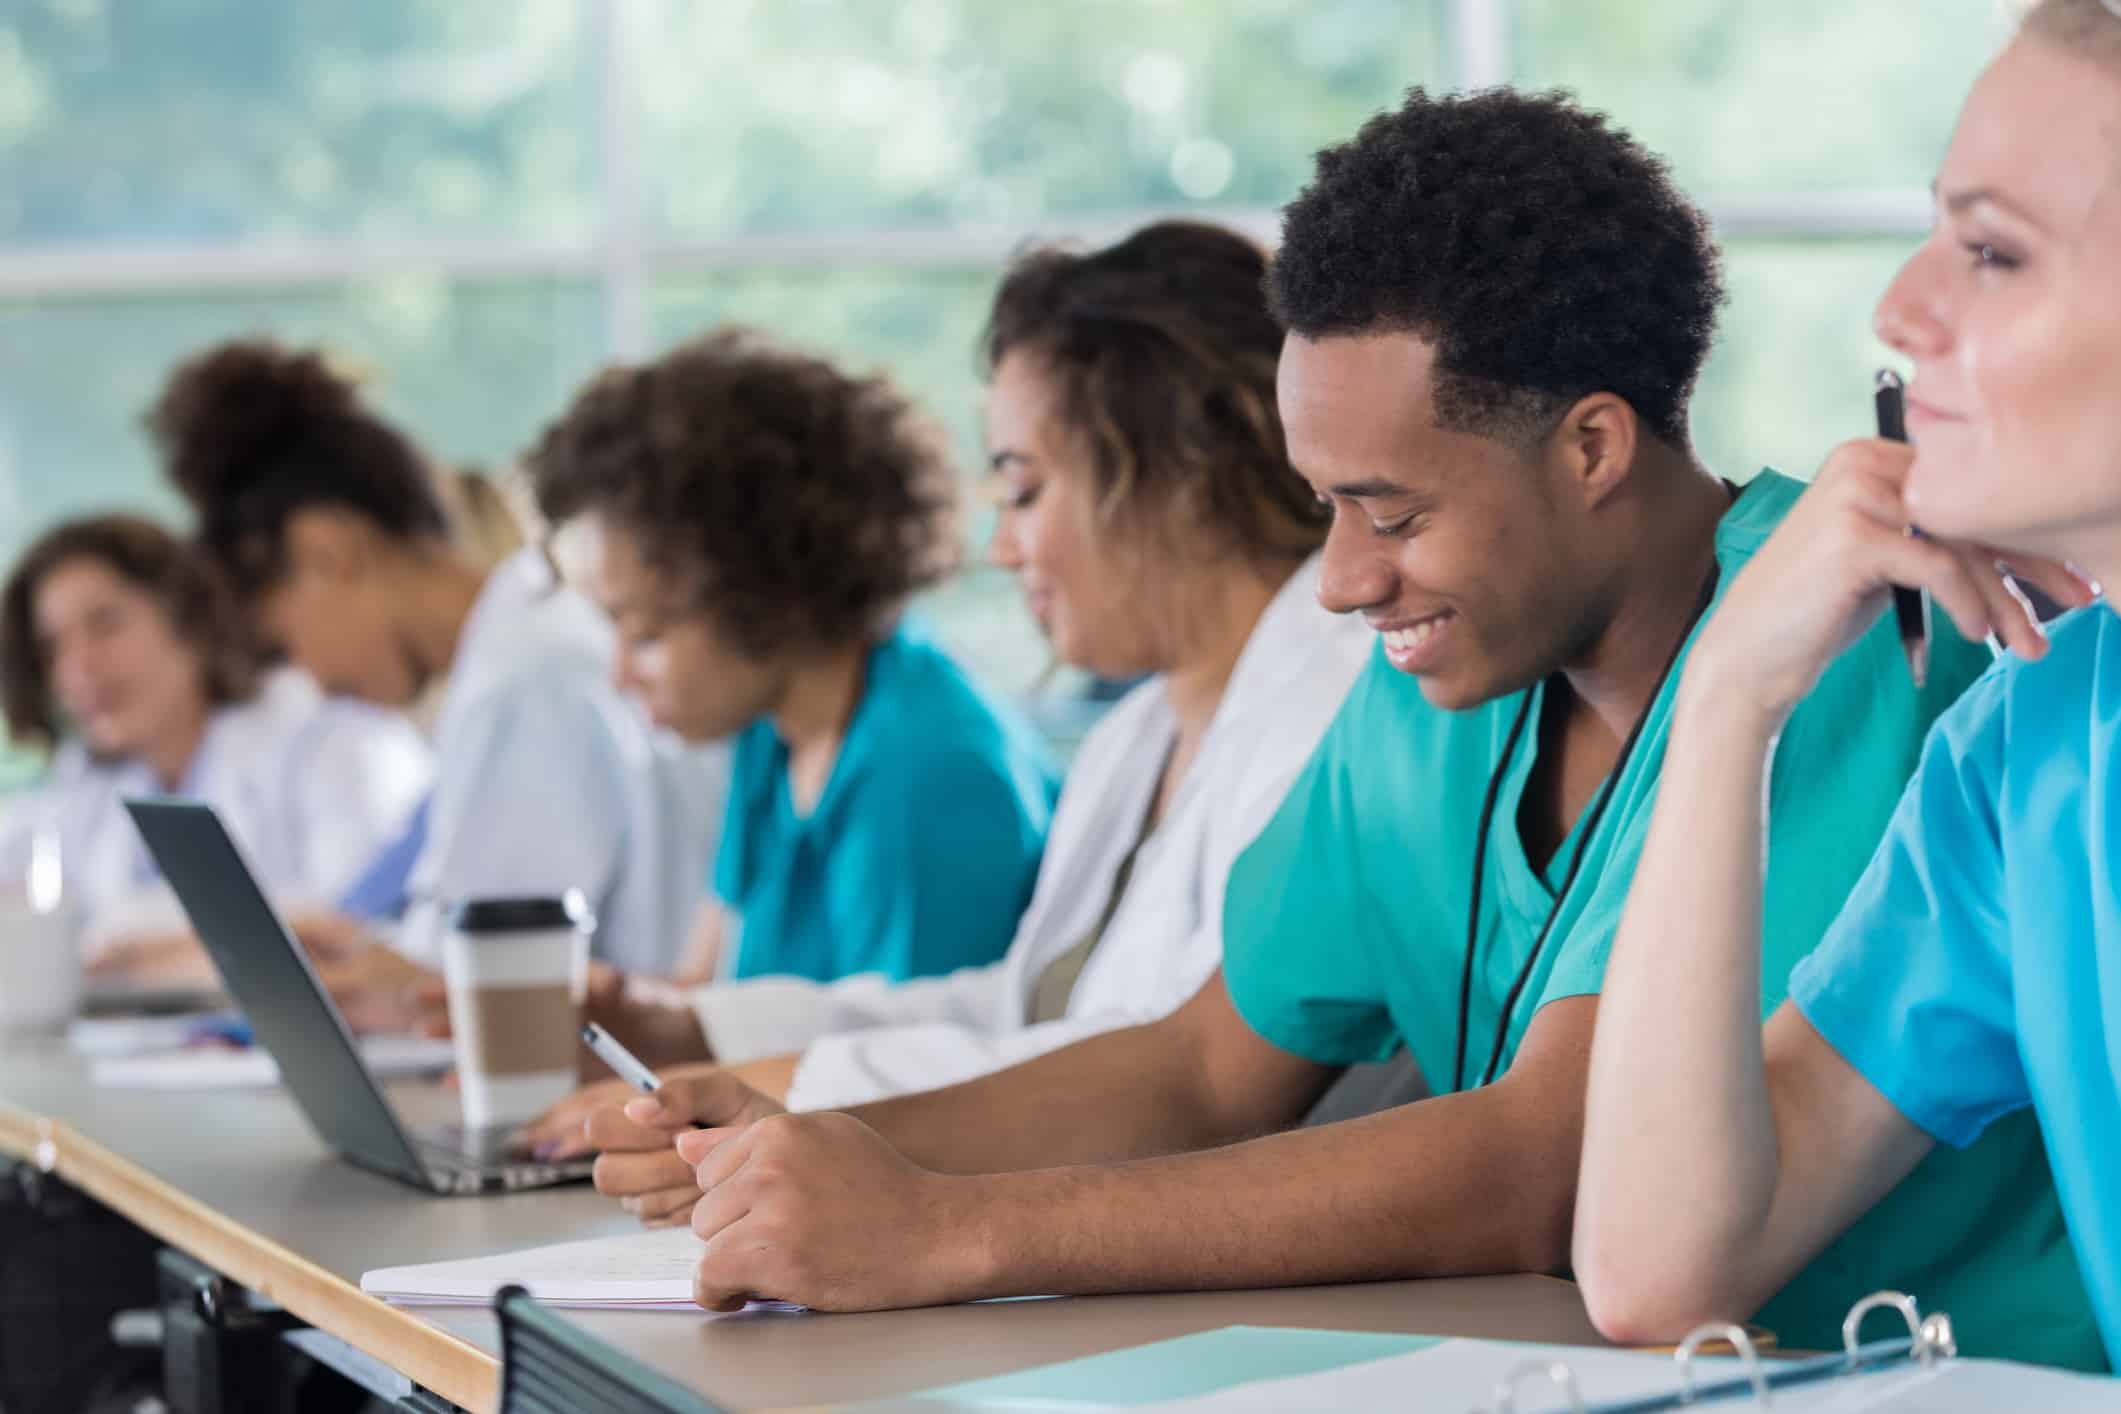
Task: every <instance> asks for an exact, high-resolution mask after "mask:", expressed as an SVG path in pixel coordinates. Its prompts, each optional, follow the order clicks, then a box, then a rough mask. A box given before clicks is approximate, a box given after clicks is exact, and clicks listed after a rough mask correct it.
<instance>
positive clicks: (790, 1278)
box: [599, 1114, 990, 1311]
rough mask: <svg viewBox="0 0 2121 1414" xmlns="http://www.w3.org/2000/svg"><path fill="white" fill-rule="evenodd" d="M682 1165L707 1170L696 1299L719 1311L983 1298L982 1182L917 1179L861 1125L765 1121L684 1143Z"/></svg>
mask: <svg viewBox="0 0 2121 1414" xmlns="http://www.w3.org/2000/svg"><path fill="white" fill-rule="evenodd" d="M677 1152H678V1154H680V1155H681V1156H682V1157H683V1158H685V1159H686V1160H689V1161H693V1162H696V1163H697V1165H698V1167H697V1169H696V1171H695V1175H694V1177H695V1179H696V1182H697V1191H696V1193H695V1195H694V1196H695V1198H696V1199H697V1202H696V1204H695V1206H694V1207H693V1208H692V1230H693V1231H694V1232H695V1233H697V1234H699V1236H700V1237H701V1238H702V1239H703V1240H704V1241H705V1242H706V1244H707V1251H706V1253H705V1255H703V1256H702V1257H701V1258H700V1265H699V1269H698V1271H697V1273H696V1274H695V1275H694V1278H693V1299H694V1300H696V1301H698V1302H699V1304H700V1305H702V1306H704V1307H706V1308H707V1309H709V1310H711V1311H733V1310H736V1309H738V1308H739V1307H741V1306H742V1305H743V1304H744V1303H745V1302H746V1301H747V1300H749V1299H752V1298H754V1297H756V1298H762V1299H768V1300H775V1301H794V1302H798V1303H800V1304H802V1305H804V1306H809V1307H813V1308H815V1309H817V1310H820V1311H874V1310H882V1309H885V1308H889V1307H900V1306H933V1305H940V1304H943V1303H946V1302H952V1301H964V1300H970V1299H972V1298H974V1297H976V1296H979V1295H982V1294H983V1292H982V1291H981V1285H982V1283H983V1282H984V1281H985V1280H986V1274H987V1268H988V1266H989V1264H990V1256H989V1247H988V1244H987V1242H986V1241H985V1239H984V1238H983V1237H982V1235H981V1234H982V1233H983V1232H984V1230H985V1224H984V1223H983V1222H982V1221H981V1220H980V1217H979V1214H980V1211H981V1209H980V1205H979V1204H978V1202H977V1198H978V1192H979V1187H980V1185H981V1183H982V1182H983V1180H981V1179H979V1178H968V1177H960V1176H955V1175H949V1174H939V1173H933V1172H930V1171H929V1170H927V1169H923V1168H920V1167H917V1166H916V1165H915V1164H913V1163H912V1162H911V1161H910V1160H908V1159H907V1158H905V1157H904V1156H903V1155H901V1154H900V1153H899V1152H898V1151H897V1150H895V1149H893V1148H892V1147H891V1146H890V1145H889V1144H888V1143H886V1142H885V1141H884V1139H883V1137H882V1136H881V1135H879V1134H878V1133H877V1132H876V1131H875V1130H873V1129H871V1128H870V1127H869V1126H868V1125H866V1124H864V1123H862V1122H861V1121H860V1120H858V1119H856V1118H854V1117H853V1116H852V1115H845V1114H804V1115H789V1114H782V1115H773V1116H767V1117H761V1118H758V1119H755V1120H753V1121H751V1122H749V1123H746V1124H743V1125H740V1126H734V1127H723V1128H716V1129H710V1130H705V1131H700V1132H695V1133H688V1134H681V1135H679V1136H677ZM601 1164H602V1161H601V1160H600V1161H599V1167H600V1168H601ZM599 1186H601V1184H600V1185H599Z"/></svg>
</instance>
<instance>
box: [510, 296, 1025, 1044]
mask: <svg viewBox="0 0 2121 1414" xmlns="http://www.w3.org/2000/svg"><path fill="white" fill-rule="evenodd" d="M528 465H529V470H530V473H531V478H532V483H533V486H534V488H535V490H536V494H537V498H538V502H539V505H540V507H541V509H542V510H543V511H544V513H545V515H546V517H547V518H548V519H549V520H550V521H551V522H552V523H553V524H554V525H556V526H557V525H562V524H563V523H570V522H571V523H572V524H569V525H568V527H567V533H568V535H569V537H570V538H571V539H573V540H574V542H575V544H576V545H577V546H578V547H579V549H580V550H581V552H582V556H583V563H584V565H585V566H586V577H587V580H588V582H589V583H590V584H591V585H592V586H593V587H594V593H595V596H596V597H597V599H598V600H599V601H600V602H601V603H602V604H603V606H604V608H605V610H606V612H607V613H609V615H610V616H611V619H612V622H613V623H614V624H615V625H616V626H617V629H618V635H619V644H620V646H619V667H618V678H619V681H620V682H621V683H622V684H623V685H624V686H625V687H626V688H627V689H628V690H630V691H632V692H633V693H635V694H636V695H638V696H639V697H640V699H641V701H642V702H643V703H644V704H645V705H646V707H647V709H648V711H649V713H650V715H651V716H653V717H654V719H655V720H656V721H657V723H659V724H660V725H663V726H666V727H669V728H671V729H673V730H675V731H677V732H678V733H679V734H681V735H683V736H684V737H686V738H687V739H689V740H692V741H713V740H718V739H722V738H730V737H733V738H734V739H735V742H736V750H735V759H734V762H733V765H732V778H731V785H730V792H729V806H728V812H727V815H726V817H725V819H724V821H723V825H722V837H721V844H720V847H719V851H718V855H717V858H716V862H715V868H714V893H715V896H716V898H717V900H718V901H719V911H718V914H717V916H716V922H715V924H714V925H713V926H711V927H710V928H708V929H707V930H705V933H704V935H702V936H701V937H700V939H699V941H700V943H701V945H702V950H703V952H707V953H714V954H716V955H718V961H717V962H715V963H714V970H715V971H716V972H717V973H718V974H719V975H723V976H729V977H737V978H750V977H765V976H789V977H797V978H805V979H808V980H810V981H812V982H830V981H832V980H834V979H835V978H840V977H846V976H849V975H852V974H855V973H876V974H879V975H880V976H881V977H883V978H885V979H889V980H892V981H901V980H904V979H906V978H909V977H924V976H930V975H933V974H937V973H942V972H948V971H950V970H952V969H954V968H959V967H966V966H973V965H978V964H982V963H988V962H992V961H993V960H994V959H996V958H997V957H999V956H1001V954H1002V952H1003V950H1004V949H1005V948H1006V947H1007V946H1008V944H1009V938H1010V935H1011V933H1012V932H1013V931H1014V930H1015V926H1016V919H1017V915H1018V914H1020V913H1021V912H1022V911H1023V908H1024V904H1025V902H1026V900H1027V899H1029V898H1030V896H1031V889H1032V884H1033V882H1034V881H1035V880H1036V878H1037V876H1038V871H1039V855H1040V852H1041V850H1042V849H1043V848H1044V845H1045V839H1046V829H1047V825H1048V823H1049V820H1050V817H1051V814H1052V806H1053V797H1054V794H1055V790H1056V775H1055V771H1054V768H1053V765H1052V762H1051V761H1050V760H1049V758H1048V757H1047V754H1046V752H1045V749H1044V747H1043V746H1042V744H1041V743H1040V742H1039V740H1038V739H1037V736H1036V734H1035V733H1034V732H1033V731H1032V729H1031V728H1030V727H1029V726H1028V725H1026V724H1025V723H1024V722H1023V721H1022V720H1021V719H1019V718H1018V716H1017V715H1016V714H1015V713H1014V712H1013V711H1012V710H1011V709H1009V708H1008V707H1006V706H1005V705H1003V704H1002V703H1001V702H1000V701H998V700H997V699H995V698H994V697H993V696H991V695H989V694H988V693H987V692H986V691H984V690H983V689H982V688H980V687H979V686H978V685H976V684H975V683H974V682H973V681H972V680H971V679H970V678H969V677H968V676H967V675H966V674H965V672H964V670H963V669H962V668H960V667H959V666H958V665H957V663H956V662H955V661H953V660H952V659H951V657H950V656H949V655H948V654H947V653H946V652H944V651H943V649H942V648H941V646H939V645H938V644H937V643H936V642H935V640H934V638H933V637H932V636H931V635H930V633H929V631H928V630H927V628H926V627H924V626H923V624H922V623H921V622H920V620H919V619H918V617H916V616H913V615H910V614H909V613H908V612H907V604H908V601H909V600H910V599H911V598H912V597H913V596H914V595H915V594H916V593H918V592H919V591H921V590H923V589H926V588H929V587H930V586H932V585H935V584H937V583H939V582H940V581H941V580H942V579H943V578H944V577H945V576H946V575H948V574H949V573H950V572H951V571H953V570H954V569H955V568H956V567H957V563H958V559H959V555H960V552H961V550H960V547H961V539H960V537H961V531H960V527H959V520H958V499H959V495H958V485H957V476H956V473H955V471H954V469H953V467H952V463H951V457H950V454H949V451H948V444H947V441H946V439H945V436H944V434H943V432H942V431H941V429H939V428H937V427H935V426H933V425H932V424H931V423H929V421H928V420H927V419H926V418H924V417H922V416H921V415H919V414H918V412H917V411H916V410H915V409H914V407H913V406H912V405H911V404H910V403H908V401H907V400H906V398H905V397H904V396H903V395H902V394H901V393H899V391H898V390H897V389H896V388H895V387H893V386H892V384H891V383H890V382H889V381H888V380H887V379H884V378H882V377H866V378H856V377H852V376H850V375H848V374H846V373H843V372H841V371H840V370H839V369H837V368H835V367H833V366H832V365H831V364H829V363H826V362H825V361H823V360H821V359H817V358H813V357H810V356H808V355H805V354H801V353H797V352H793V351H790V350H786V349H782V348H778V347H776V346H774V345H773V344H771V343H769V342H767V341H766V340H764V339H762V338H761V337H759V336H758V335H756V334H753V333H750V332H746V331H741V330H731V331H725V332H721V333H716V334H712V335H709V336H706V337H702V338H699V339H695V340H693V341H692V342H690V343H688V344H685V345H682V346H681V347H679V348H677V349H675V350H673V351H672V352H670V353H669V354H666V355H665V356H664V357H662V358H660V359H657V360H656V361H654V362H652V363H647V364H640V365H634V366H623V367H617V368H612V369H610V370H608V371H607V372H605V373H603V374H602V375H600V376H599V377H598V378H597V379H595V380H594V381H593V382H591V383H590V384H589V386H588V387H587V388H586V389H584V390H583V392H582V393H581V395H580V396H579V397H578V398H576V400H575V402H574V405H573V406H572V407H570V408H569V409H568V410H567V411H566V412H565V413H564V414H563V415H562V416H561V418H560V419H559V420H558V421H557V422H556V423H554V424H553V425H552V426H551V427H550V428H548V429H547V430H546V433H545V435H544V437H543V439H542V440H541V441H540V442H539V444H538V446H537V448H536V450H535V451H534V452H533V453H532V454H531V456H530V458H529V463H528ZM696 967H697V970H705V961H704V958H703V959H702V960H701V961H700V963H698V964H696ZM672 996H674V994H672V993H667V992H664V993H658V992H657V991H656V989H653V988H645V987H643V986H640V985H630V986H629V985H617V986H614V987H611V988H610V989H608V990H606V991H603V992H600V993H598V994H594V995H593V996H592V1011H593V1012H595V1013H597V1014H598V1015H599V1017H600V1019H601V1020H603V1021H604V1022H605V1024H606V1025H608V1026H610V1027H611V1029H612V1030H613V1031H614V1032H616V1033H618V1034H619V1035H621V1036H622V1037H624V1038H625V1039H626V1041H627V1043H628V1044H629V1045H632V1046H634V1047H635V1048H636V1049H637V1050H639V1051H640V1052H641V1053H642V1054H643V1055H644V1056H653V1057H654V1058H655V1059H656V1060H658V1061H668V1060H681V1059H685V1058H687V1057H694V1056H698V1055H700V1054H702V1053H703V1049H704V1048H703V1043H702V1041H701V1038H700V1035H699V1026H698V1022H697V1021H696V1020H695V1019H694V1018H693V1015H692V1012H691V1010H690V1008H688V1007H685V1006H683V1005H666V1004H665V998H666V997H672Z"/></svg>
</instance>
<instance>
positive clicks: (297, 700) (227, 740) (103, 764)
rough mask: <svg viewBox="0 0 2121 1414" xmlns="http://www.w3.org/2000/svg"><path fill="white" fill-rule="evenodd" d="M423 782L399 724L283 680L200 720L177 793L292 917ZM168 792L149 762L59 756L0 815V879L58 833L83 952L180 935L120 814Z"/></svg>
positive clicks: (312, 686) (324, 894)
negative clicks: (223, 835)
mask: <svg viewBox="0 0 2121 1414" xmlns="http://www.w3.org/2000/svg"><path fill="white" fill-rule="evenodd" d="M431 772H432V765H431V762H430V759H429V755H428V751H427V746H426V743H425V742H424V741H422V740H421V738H420V734H419V733H418V732H417V731H415V730H414V729H413V727H412V724H411V723H409V722H407V721H405V720H404V719H403V718H402V717H400V716H399V715H398V714H397V713H395V712H385V711H381V710H379V709H377V708H373V707H368V706H364V705H362V704H360V703H355V702H346V701H336V700H332V699H329V698H326V697H325V696H324V694H323V693H322V692H320V691H318V689H317V685H316V683H315V682H313V681H312V680H311V679H310V678H309V677H308V676H307V675H306V674H304V673H301V672H299V671H297V670H295V669H293V668H280V669H276V670H274V671H272V672H270V673H267V674H266V675H265V678H264V680H263V681H262V682H261V683H260V684H259V688H258V693H257V695H256V696H255V697H253V698H251V699H250V700H249V701H247V702H238V703H233V704H231V705H229V706H225V707H221V708H217V709H216V710H215V711H214V713H213V714H212V716H210V717H209V718H208V719H207V726H206V733H205V735H204V736H203V737H201V738H200V742H199V749H198V751H197V753H196V754H195V755H194V756H193V757H192V762H191V766H190V768H189V769H188V770H187V771H186V772H185V777H184V780H183V782H182V783H181V785H180V786H179V787H178V789H177V791H176V792H175V793H176V794H180V795H185V796H190V797H192V798H195V799H198V800H203V801H205V802H206V803H207V804H209V805H211V806H213V807H214V809H215V810H216V811H218V812H219V813H220V815H221V818H222V819H223V820H224V821H226V822H227V824H228V828H229V833H230V834H232V835H233V836H234V837H235V839H236V841H237V843H238V844H240V845H241V846H242V848H243V852H244V855H245V857H246V858H248V859H249V861H250V865H251V868H252V869H253V870H254V871H255V872H256V874H257V876H258V879H259V882H260V883H262V884H263V885H264V887H265V890H266V892H267V893H268V894H270V895H272V896H273V898H274V899H275V900H276V901H278V902H279V903H280V904H281V905H282V906H283V907H285V908H287V909H289V910H291V911H292V910H300V909H303V908H310V907H329V906H331V905H332V904H334V903H336V901H337V900H338V898H339V896H340V894H342V893H343V892H345V890H346V889H347V888H348V887H349V886H350V885H351V884H352V883H353V881H354V880H355V879H357V878H359V877H360V875H361V873H362V871H363V870H365V869H366V868H367V867H368V865H369V863H370V862H371V861H372V860H373V859H374V858H375V856H376V855H377V853H378V852H380V851H381V850H382V848H383V847H384V846H385V845H386V844H388V843H389V842H390V841H391V840H392V839H393V838H394V837H395V836H396V835H397V833H398V832H399V831H400V830H401V829H403V828H404V826H405V824H406V821H407V820H408V819H409V818H410V817H411V815H412V812H413V809H414V808H415V807H416V806H417V805H418V804H419V802H420V799H421V797H422V796H423V795H425V794H426V792H427V787H428V782H429V780H430V777H431ZM165 793H167V792H165V789H164V787H163V785H162V783H161V781H160V780H158V779H157V777H156V776H155V773H154V769H153V768H152V767H151V766H149V765H148V764H147V763H146V762H144V761H141V760H137V759H128V760H119V761H108V760H98V759H96V758H95V757H92V756H91V755H90V754H89V752H88V750H87V748H86V747H85V746H83V745H82V743H80V742H79V741H70V742H68V743H66V744H65V745H64V746H62V747H61V748H60V749H59V752H58V754H57V755H56V756H55V757H54V758H53V761H52V769H51V773H50V776H49V777H48V779H47V780H46V781H45V783H44V784H43V785H41V786H40V787H39V788H37V789H36V790H33V791H30V792H28V793H26V794H24V795H22V796H19V797H17V798H16V799H14V800H12V801H10V802H9V803H8V805H7V809H6V813H5V815H4V816H0V879H5V880H8V881H19V880H20V879H21V878H22V875H23V871H24V869H25V868H26V866H27V863H28V859H29V851H30V839H31V837H32V835H33V834H34V833H35V832H36V830H37V829H38V828H40V827H50V828H56V830H57V832H58V836H59V851H60V853H59V858H60V870H61V873H62V875H63V876H64V891H65V896H66V898H67V899H68V900H69V901H71V902H73V903H74V904H76V905H77V906H78V907H79V908H81V909H82V910H83V920H84V927H83V941H84V944H85V946H86V947H87V949H88V950H89V951H90V952H91V953H93V952H95V951H97V950H99V949H100V948H101V947H102V946H103V945H105V944H106V943H109V942H111V941H113V940H115V939H117V938H119V937H122V936H124V935H126V934H129V933H135V932H147V931H168V930H172V929H180V928H183V927H185V926H186V924H185V920H184V913H183V910H182V909H181V908H180V907H179V906H178V904H177V900H176V896H175V895H174V894H173V893H172V892H171V891H170V889H169V886H168V885H167V884H165V883H163V882H162V875H161V871H160V870H158V869H157V868H156V867H155V862H154V860H153V858H152V857H150V856H149V854H148V852H147V847H146V845H144V844H142V843H141V841H140V836H139V832H138V831H136V830H135V829H134V828H133V823H132V820H131V818H130V817H129V816H127V815H126V813H125V808H124V800H125V798H126V797H127V796H139V795H161V794H165Z"/></svg>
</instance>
